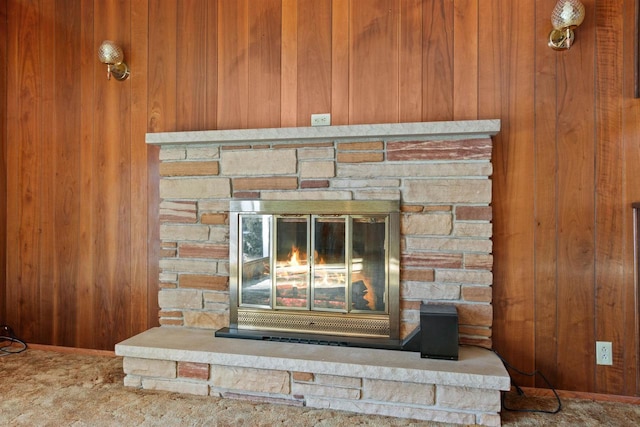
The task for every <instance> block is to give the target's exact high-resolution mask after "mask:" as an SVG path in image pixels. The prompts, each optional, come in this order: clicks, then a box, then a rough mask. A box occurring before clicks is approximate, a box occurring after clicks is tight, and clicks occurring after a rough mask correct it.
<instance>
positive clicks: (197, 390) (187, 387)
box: [142, 378, 209, 396]
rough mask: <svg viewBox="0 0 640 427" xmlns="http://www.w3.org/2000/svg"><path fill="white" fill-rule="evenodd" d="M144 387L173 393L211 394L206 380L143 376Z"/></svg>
mask: <svg viewBox="0 0 640 427" xmlns="http://www.w3.org/2000/svg"><path fill="white" fill-rule="evenodd" d="M142 388H144V389H145V390H163V391H169V392H172V393H183V394H193V395H196V396H208V395H209V385H208V384H207V383H205V382H202V383H200V382H190V381H176V380H173V381H168V380H159V379H155V378H149V379H147V378H143V379H142Z"/></svg>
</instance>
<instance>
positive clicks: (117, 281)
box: [93, 2, 131, 343]
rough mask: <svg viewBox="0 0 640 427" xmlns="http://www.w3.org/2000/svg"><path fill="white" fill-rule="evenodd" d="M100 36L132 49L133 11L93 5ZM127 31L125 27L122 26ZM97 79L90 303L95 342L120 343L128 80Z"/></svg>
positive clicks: (125, 279)
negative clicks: (91, 305) (91, 289)
mask: <svg viewBox="0 0 640 427" xmlns="http://www.w3.org/2000/svg"><path fill="white" fill-rule="evenodd" d="M95 16H96V17H101V18H100V19H96V21H95V32H96V35H97V36H96V37H98V39H99V40H100V39H103V38H108V39H111V40H114V41H115V42H117V43H120V44H121V46H122V48H123V50H124V52H125V58H126V56H127V55H128V54H129V53H130V52H131V50H130V46H131V44H130V43H131V34H130V32H128V31H130V28H131V9H130V8H129V7H121V5H120V4H116V3H115V2H105V3H102V2H100V3H96V8H95ZM122 29H126V30H122ZM100 77H102V78H97V79H96V82H95V84H96V100H97V102H98V104H97V105H98V107H97V108H96V111H95V113H96V114H95V116H94V126H95V135H96V140H95V151H94V154H95V156H94V159H93V162H94V171H95V173H94V175H93V179H94V182H95V187H94V189H95V196H96V199H95V203H94V209H95V219H96V220H95V221H94V223H93V224H94V246H93V250H94V251H95V252H96V254H97V256H96V257H95V263H94V282H95V283H96V292H95V299H94V301H93V306H94V310H95V315H96V321H97V322H98V323H97V325H99V327H100V329H99V330H98V331H96V332H97V334H98V339H99V342H101V343H109V342H118V341H119V340H122V339H125V338H126V329H125V330H118V328H113V327H112V326H111V325H119V324H123V323H124V324H127V323H128V322H129V321H130V319H131V313H130V311H129V307H130V305H129V303H130V297H131V274H130V268H129V266H130V260H129V256H130V254H131V229H130V221H131V205H130V200H131V121H130V117H131V90H130V89H131V86H130V85H131V80H126V81H123V82H118V81H115V80H113V79H112V80H106V79H105V78H104V77H103V76H100Z"/></svg>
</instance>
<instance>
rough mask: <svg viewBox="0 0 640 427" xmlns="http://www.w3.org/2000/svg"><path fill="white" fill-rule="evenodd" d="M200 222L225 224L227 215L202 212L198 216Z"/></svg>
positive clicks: (227, 218) (227, 219)
mask: <svg viewBox="0 0 640 427" xmlns="http://www.w3.org/2000/svg"><path fill="white" fill-rule="evenodd" d="M200 223H201V224H209V225H225V224H228V223H229V215H228V214H226V213H203V214H202V215H201V216H200Z"/></svg>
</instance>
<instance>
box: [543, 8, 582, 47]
mask: <svg viewBox="0 0 640 427" xmlns="http://www.w3.org/2000/svg"><path fill="white" fill-rule="evenodd" d="M582 21H584V5H583V4H582V3H580V1H579V0H559V1H558V3H556V6H555V7H554V8H553V12H552V13H551V24H552V25H553V30H551V32H550V33H549V47H550V48H552V49H555V50H566V49H569V48H570V47H571V46H572V45H573V41H574V40H575V34H574V33H573V29H574V28H576V27H577V26H578V25H580V24H582Z"/></svg>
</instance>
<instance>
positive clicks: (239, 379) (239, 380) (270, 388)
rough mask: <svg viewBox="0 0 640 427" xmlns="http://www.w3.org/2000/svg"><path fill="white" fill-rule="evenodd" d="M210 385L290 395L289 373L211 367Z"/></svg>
mask: <svg viewBox="0 0 640 427" xmlns="http://www.w3.org/2000/svg"><path fill="white" fill-rule="evenodd" d="M210 384H211V385H212V386H213V387H219V388H225V389H229V390H246V391H253V392H259V393H276V394H289V393H290V392H291V386H290V381H289V373H288V372H287V371H279V370H271V369H254V368H242V367H233V366H221V365H211V374H210Z"/></svg>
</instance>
